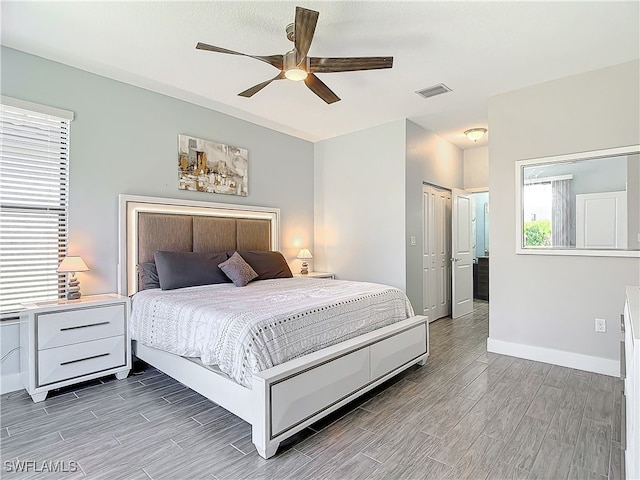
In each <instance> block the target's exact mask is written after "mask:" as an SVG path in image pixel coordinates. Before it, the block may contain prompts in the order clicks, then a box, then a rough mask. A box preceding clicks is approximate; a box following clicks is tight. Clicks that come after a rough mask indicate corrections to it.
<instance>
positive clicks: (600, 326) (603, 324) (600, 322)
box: [596, 318, 607, 332]
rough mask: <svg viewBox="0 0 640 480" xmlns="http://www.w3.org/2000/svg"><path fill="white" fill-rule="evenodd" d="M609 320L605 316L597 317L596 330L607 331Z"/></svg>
mask: <svg viewBox="0 0 640 480" xmlns="http://www.w3.org/2000/svg"><path fill="white" fill-rule="evenodd" d="M606 331H607V321H606V320H605V319H604V318H596V332H606Z"/></svg>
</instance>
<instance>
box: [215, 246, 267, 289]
mask: <svg viewBox="0 0 640 480" xmlns="http://www.w3.org/2000/svg"><path fill="white" fill-rule="evenodd" d="M218 267H220V270H222V271H223V272H224V273H225V275H226V276H227V277H229V278H230V279H231V281H232V282H233V284H234V285H235V286H236V287H244V286H245V285H246V284H247V283H249V282H250V281H251V280H253V279H254V278H256V277H257V276H258V274H257V273H256V272H255V270H254V269H253V268H251V265H249V264H248V263H247V262H245V261H244V259H243V258H242V257H241V256H240V255H238V252H235V253H234V254H233V255H231V257H229V259H228V260H227V261H226V262H222V263H221V264H219V265H218Z"/></svg>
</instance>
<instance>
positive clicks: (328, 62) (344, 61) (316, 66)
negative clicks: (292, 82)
mask: <svg viewBox="0 0 640 480" xmlns="http://www.w3.org/2000/svg"><path fill="white" fill-rule="evenodd" d="M391 67H393V57H335V58H331V57H325V58H322V57H309V70H311V71H312V72H315V73H331V72H355V71H358V70H378V69H381V68H391Z"/></svg>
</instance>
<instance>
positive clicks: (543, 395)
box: [526, 384, 562, 422]
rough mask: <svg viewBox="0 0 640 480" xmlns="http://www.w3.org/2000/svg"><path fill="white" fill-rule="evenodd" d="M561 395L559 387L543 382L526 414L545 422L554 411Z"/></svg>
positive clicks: (550, 417) (551, 416)
mask: <svg viewBox="0 0 640 480" xmlns="http://www.w3.org/2000/svg"><path fill="white" fill-rule="evenodd" d="M561 395H562V389H561V388H557V387H550V386H548V385H544V384H543V385H542V386H541V387H540V388H539V389H538V392H537V393H536V396H535V397H534V398H533V401H532V402H531V404H530V405H529V409H528V410H527V413H526V415H528V416H530V417H533V418H539V419H540V420H545V421H547V422H548V421H550V420H551V419H552V418H553V415H554V414H555V413H556V409H557V408H558V403H559V402H560V396H561Z"/></svg>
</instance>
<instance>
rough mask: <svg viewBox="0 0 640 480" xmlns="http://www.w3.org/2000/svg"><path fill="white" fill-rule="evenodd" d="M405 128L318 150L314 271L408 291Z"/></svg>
mask: <svg viewBox="0 0 640 480" xmlns="http://www.w3.org/2000/svg"><path fill="white" fill-rule="evenodd" d="M404 139H405V122H404V120H398V121H395V122H391V123H387V124H384V125H380V126H377V127H373V128H369V129H367V130H362V131H359V132H355V133H350V134H347V135H342V136H339V137H335V138H331V139H328V140H324V141H321V142H318V143H316V144H315V174H314V177H315V251H314V252H313V253H314V262H315V269H316V270H318V271H328V272H333V273H335V274H336V276H337V277H338V278H340V279H345V280H361V281H370V282H379V283H386V284H388V285H392V286H394V287H398V288H401V289H405V267H404V265H405V240H404V233H405V213H404V212H405V197H404V191H405V186H404V183H405V151H404V147H405V143H404Z"/></svg>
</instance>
